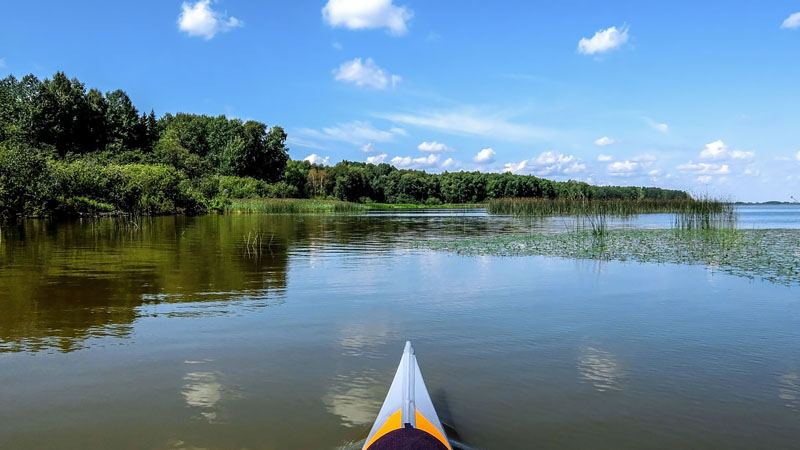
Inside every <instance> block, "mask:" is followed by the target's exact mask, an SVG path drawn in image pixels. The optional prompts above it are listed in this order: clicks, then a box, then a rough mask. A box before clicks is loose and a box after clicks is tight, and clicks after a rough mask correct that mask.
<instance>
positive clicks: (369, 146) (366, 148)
mask: <svg viewBox="0 0 800 450" xmlns="http://www.w3.org/2000/svg"><path fill="white" fill-rule="evenodd" d="M361 151H362V152H364V153H375V144H373V143H372V142H369V143H366V144H364V145H362V146H361Z"/></svg>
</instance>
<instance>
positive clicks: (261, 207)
mask: <svg viewBox="0 0 800 450" xmlns="http://www.w3.org/2000/svg"><path fill="white" fill-rule="evenodd" d="M484 206H485V205H483V204H477V203H474V204H473V203H448V204H440V205H418V204H414V203H353V202H345V201H341V200H322V199H279V198H251V199H231V200H230V202H229V203H228V204H227V205H225V207H224V212H228V213H262V214H315V213H340V214H357V213H362V212H367V211H394V210H415V209H465V208H482V207H484Z"/></svg>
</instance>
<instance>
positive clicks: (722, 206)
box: [486, 197, 728, 217]
mask: <svg viewBox="0 0 800 450" xmlns="http://www.w3.org/2000/svg"><path fill="white" fill-rule="evenodd" d="M726 205H728V204H727V203H725V202H722V201H719V200H713V199H692V198H683V199H672V200H661V199H638V200H635V199H611V200H597V199H587V198H585V197H582V198H556V199H550V198H502V199H495V200H489V202H488V203H487V205H486V211H487V212H488V213H489V214H507V215H514V216H559V215H564V216H588V215H605V216H617V217H629V216H634V215H637V214H652V213H694V212H698V213H699V212H708V213H723V212H724V211H725V210H726Z"/></svg>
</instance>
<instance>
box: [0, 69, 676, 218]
mask: <svg viewBox="0 0 800 450" xmlns="http://www.w3.org/2000/svg"><path fill="white" fill-rule="evenodd" d="M286 138H287V135H286V132H285V131H284V130H283V128H281V127H280V126H267V125H266V124H264V123H261V122H258V121H254V120H248V121H242V120H239V119H232V118H227V117H225V116H224V115H220V116H217V117H212V116H207V115H198V114H187V113H175V114H172V113H167V114H164V115H162V116H160V117H158V116H156V113H155V111H152V110H151V111H150V112H149V113H145V112H140V111H139V110H138V109H137V108H136V107H135V106H134V104H133V102H132V101H131V99H130V98H129V97H128V95H127V94H126V93H125V91H123V90H119V89H118V90H115V91H111V92H106V93H103V92H101V91H100V90H98V89H93V88H90V89H88V90H87V88H86V86H85V84H84V83H82V82H80V81H79V80H77V79H75V78H72V79H70V78H69V77H67V76H66V75H65V74H64V73H63V72H57V73H56V74H55V75H53V77H52V78H47V79H44V80H40V79H38V78H37V77H36V76H34V75H32V74H31V75H26V76H24V77H23V78H21V79H17V78H16V77H14V76H13V75H10V76H8V77H6V78H5V79H3V80H0V217H6V218H8V217H15V216H25V217H32V216H78V215H97V214H115V213H116V214H141V215H156V214H176V213H183V214H201V213H206V212H209V211H224V210H225V208H226V205H228V204H230V202H231V199H243V198H317V199H337V200H343V201H348V202H361V203H372V202H378V203H408V204H419V205H441V204H463V203H482V202H485V201H488V200H492V199H499V198H520V197H525V198H549V199H557V198H572V199H575V198H586V199H622V200H641V199H654V200H655V199H659V200H674V199H685V198H688V197H689V195H688V194H687V193H686V192H683V191H676V190H667V189H660V188H656V187H620V186H592V185H589V184H587V183H584V182H578V181H566V182H560V181H552V180H548V179H544V178H539V177H536V176H533V175H512V174H508V173H504V174H500V173H483V172H444V173H441V174H431V173H426V172H424V171H418V170H401V169H397V168H395V167H394V166H391V165H389V164H379V165H373V164H367V163H360V162H349V161H343V162H340V163H338V164H336V165H334V166H323V165H315V164H311V163H309V162H308V161H297V160H292V159H290V158H289V153H288V152H289V149H288V147H287V145H286Z"/></svg>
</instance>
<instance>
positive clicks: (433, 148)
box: [417, 141, 453, 153]
mask: <svg viewBox="0 0 800 450" xmlns="http://www.w3.org/2000/svg"><path fill="white" fill-rule="evenodd" d="M417 150H419V151H421V152H429V153H441V152H452V151H453V149H452V148H450V147H448V146H446V145H444V144H442V143H440V142H436V141H432V142H423V143H421V144H419V145H418V146H417Z"/></svg>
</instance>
